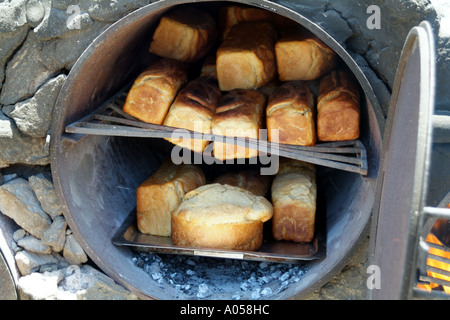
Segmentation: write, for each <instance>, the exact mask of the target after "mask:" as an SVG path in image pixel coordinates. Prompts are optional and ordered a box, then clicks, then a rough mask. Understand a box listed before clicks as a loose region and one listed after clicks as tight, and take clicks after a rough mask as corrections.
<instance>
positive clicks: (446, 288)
mask: <svg viewBox="0 0 450 320" xmlns="http://www.w3.org/2000/svg"><path fill="white" fill-rule="evenodd" d="M448 208H450V204H449V205H448ZM426 242H429V243H434V244H438V245H440V246H442V245H443V244H442V242H441V241H439V239H438V238H436V236H435V235H433V234H432V233H429V234H428V235H427V238H426ZM428 252H429V254H433V255H436V256H439V257H442V258H446V259H450V252H446V251H443V250H439V249H435V248H430V250H429V251H428ZM427 265H428V266H430V267H435V268H439V269H441V270H446V271H449V272H450V264H448V263H445V262H442V261H437V260H434V259H433V258H427ZM427 275H428V276H430V277H432V278H434V279H441V280H446V281H450V277H448V276H445V275H442V274H439V273H435V272H432V271H427ZM417 286H418V287H419V288H421V289H425V290H428V291H431V290H433V289H436V288H439V287H441V286H440V285H439V284H436V283H431V282H430V284H418V285H417ZM442 289H443V290H444V292H445V293H446V294H450V287H449V286H442Z"/></svg>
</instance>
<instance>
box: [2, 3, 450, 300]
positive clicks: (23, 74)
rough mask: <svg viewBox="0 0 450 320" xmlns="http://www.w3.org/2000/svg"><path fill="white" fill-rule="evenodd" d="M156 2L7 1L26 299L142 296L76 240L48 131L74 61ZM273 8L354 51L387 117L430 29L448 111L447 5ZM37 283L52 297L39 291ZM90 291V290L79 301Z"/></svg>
mask: <svg viewBox="0 0 450 320" xmlns="http://www.w3.org/2000/svg"><path fill="white" fill-rule="evenodd" d="M149 2H151V1H148V0H147V1H145V0H117V1H108V0H96V1H87V0H53V1H52V0H0V212H1V213H0V218H1V219H3V220H5V219H7V220H11V221H13V222H14V225H15V229H16V230H15V232H14V234H13V236H12V237H13V241H12V243H9V244H8V246H9V249H11V250H12V251H13V253H14V255H15V262H16V265H17V268H18V270H19V272H20V275H19V278H20V279H18V285H19V288H20V292H21V297H22V298H31V299H42V298H48V297H50V298H54V299H59V298H61V299H62V298H66V299H67V298H74V299H88V298H96V297H97V298H98V297H100V298H105V297H106V298H133V299H134V298H135V296H134V295H132V294H130V293H128V292H126V291H125V290H123V289H122V288H120V287H118V286H117V285H115V284H114V283H112V282H111V281H110V280H108V279H107V277H106V276H104V275H103V274H102V273H101V272H98V270H96V269H95V268H92V267H91V266H90V265H89V259H88V257H86V255H85V253H84V252H83V249H82V248H81V247H80V245H79V244H78V243H77V241H76V239H75V237H74V236H73V235H72V234H71V232H70V228H69V227H68V226H67V223H66V222H65V219H64V216H63V215H62V212H61V209H60V208H59V205H58V200H57V199H56V197H55V194H54V190H53V184H52V177H51V173H50V168H49V166H50V156H49V143H50V136H49V128H50V126H51V118H52V112H53V109H54V106H55V102H56V99H57V96H58V93H59V90H60V88H61V86H62V84H63V83H64V81H65V79H66V77H67V75H68V73H69V72H70V70H71V68H72V66H73V65H74V63H75V62H76V60H77V58H78V57H79V56H80V55H81V53H82V52H83V51H84V50H85V49H86V48H87V46H88V45H89V44H90V43H91V42H92V40H93V39H94V38H95V37H96V36H97V35H99V34H100V33H101V32H102V31H103V30H105V29H106V28H107V27H108V26H110V25H111V24H112V23H114V22H115V21H117V20H118V19H120V18H121V17H123V16H124V15H126V14H127V13H129V12H131V11H133V10H135V9H137V8H139V7H141V6H144V5H146V4H148V3H149ZM275 2H279V3H280V4H283V5H285V6H287V7H289V8H292V9H294V10H296V11H298V12H301V13H302V14H304V15H305V16H306V17H307V18H310V19H311V20H313V21H315V22H316V23H318V24H319V25H321V26H322V27H323V28H324V29H325V30H326V31H327V32H329V33H330V34H331V35H332V36H334V37H335V38H336V39H337V40H338V41H339V42H340V43H341V44H342V45H343V46H344V47H345V48H347V49H348V50H349V52H350V53H351V54H352V55H353V56H354V58H355V60H356V61H357V62H358V63H359V65H360V66H361V68H363V70H364V71H365V73H366V75H367V76H368V79H369V81H370V82H371V83H372V85H373V87H374V90H375V92H376V93H377V95H378V97H379V99H380V103H381V106H382V109H383V113H384V114H385V115H386V114H387V109H388V104H389V98H390V88H391V87H392V83H393V80H394V76H395V70H396V66H397V63H398V58H399V56H400V52H401V49H402V46H403V42H404V39H405V37H406V34H407V33H408V31H409V29H410V28H411V27H413V26H415V25H417V24H418V23H420V21H422V20H428V21H430V22H431V23H432V25H433V27H434V30H435V34H436V45H437V51H438V53H439V55H438V60H437V65H438V68H437V69H438V85H437V103H436V107H437V108H438V109H444V110H450V107H449V106H450V97H449V94H448V89H447V88H448V87H449V84H450V83H449V81H450V80H449V79H450V77H449V75H450V64H449V59H450V55H449V50H450V41H449V37H450V27H449V26H450V24H449V23H448V22H449V18H448V17H447V16H446V14H445V8H447V10H448V8H449V7H450V1H448V0H431V1H425V0H400V1H399V0H359V1H344V0H340V1H331V0H297V1H294V0H277V1H275ZM350 3H351V5H349V4H350ZM370 5H377V6H378V7H379V8H380V10H381V11H380V18H381V22H380V28H379V29H370V28H368V26H367V19H368V18H369V16H370V13H368V12H367V8H368V7H369V6H370ZM77 10H79V11H77ZM8 225H10V223H9V222H8ZM0 227H2V224H1V223H0ZM0 243H1V241H0ZM73 266H77V267H78V269H75V268H74V267H73ZM75 271H76V272H75ZM71 277H72V278H71ZM73 277H78V278H76V280H77V281H75V280H74V279H75V278H73ZM31 283H38V284H39V286H41V285H43V284H45V283H46V284H47V285H48V287H49V288H51V289H48V290H49V291H45V292H42V291H39V290H37V291H36V290H35V289H33V287H32V286H31V285H30V284H31ZM74 284H77V285H78V286H79V288H75V287H74ZM83 286H84V288H92V290H93V291H91V292H90V293H85V294H80V290H81V289H80V288H81V287H83ZM105 287H107V288H108V290H105V289H104V288H105ZM92 292H97V293H98V292H109V295H106V296H101V295H100V296H95V295H94V293H92Z"/></svg>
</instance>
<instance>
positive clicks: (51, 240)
mask: <svg viewBox="0 0 450 320" xmlns="http://www.w3.org/2000/svg"><path fill="white" fill-rule="evenodd" d="M66 228H67V222H66V219H64V217H63V216H58V217H56V218H55V219H54V220H53V222H52V224H51V225H50V227H49V228H48V229H47V230H45V231H44V234H43V235H42V242H43V243H44V244H46V245H48V246H50V247H51V248H52V250H53V251H54V252H60V251H61V250H63V249H64V244H65V242H66Z"/></svg>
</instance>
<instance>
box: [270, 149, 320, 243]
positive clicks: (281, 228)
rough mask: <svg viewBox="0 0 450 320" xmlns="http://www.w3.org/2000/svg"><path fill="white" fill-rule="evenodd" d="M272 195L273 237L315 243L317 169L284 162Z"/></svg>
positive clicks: (276, 177) (284, 159) (297, 163)
mask: <svg viewBox="0 0 450 320" xmlns="http://www.w3.org/2000/svg"><path fill="white" fill-rule="evenodd" d="M271 193H272V204H273V208H274V211H273V219H272V234H273V237H274V238H275V239H276V240H290V241H294V242H310V241H312V240H313V238H314V226H315V217H316V198H317V186H316V178H315V167H314V165H312V164H309V163H306V162H302V161H298V160H293V159H286V158H281V159H280V167H279V171H278V173H277V174H276V176H275V178H274V180H273V182H272V188H271Z"/></svg>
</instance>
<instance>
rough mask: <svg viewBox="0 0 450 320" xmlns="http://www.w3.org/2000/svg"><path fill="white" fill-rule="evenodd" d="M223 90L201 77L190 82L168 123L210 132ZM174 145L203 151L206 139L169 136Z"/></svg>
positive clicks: (167, 124) (166, 121) (166, 122)
mask: <svg viewBox="0 0 450 320" xmlns="http://www.w3.org/2000/svg"><path fill="white" fill-rule="evenodd" d="M221 95H222V93H221V91H220V89H219V87H218V86H217V84H216V82H215V81H213V80H212V79H210V78H206V77H200V78H197V79H195V80H192V81H190V82H189V83H188V84H187V85H186V86H185V87H184V88H183V89H182V90H181V91H180V92H179V93H178V95H177V97H176V98H175V100H174V102H173V103H172V105H171V106H170V109H169V111H168V113H167V116H166V118H165V120H164V125H165V126H170V127H176V128H183V129H188V130H191V131H196V132H200V133H211V122H212V118H213V115H214V112H215V110H216V107H217V105H218V103H219V100H220V97H221ZM167 140H168V141H170V142H171V143H173V144H176V145H178V146H180V147H183V148H188V149H190V150H192V151H195V152H202V151H203V150H204V149H205V147H206V146H207V145H208V144H209V141H207V140H201V139H184V138H183V137H176V138H167Z"/></svg>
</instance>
